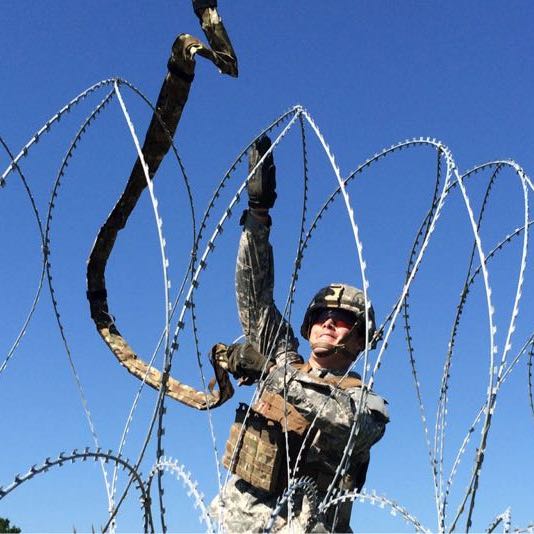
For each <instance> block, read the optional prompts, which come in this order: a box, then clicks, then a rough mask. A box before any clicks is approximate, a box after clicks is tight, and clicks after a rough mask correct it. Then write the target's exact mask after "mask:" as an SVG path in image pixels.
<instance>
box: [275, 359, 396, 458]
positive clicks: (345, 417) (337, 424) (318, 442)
mask: <svg viewBox="0 0 534 534" xmlns="http://www.w3.org/2000/svg"><path fill="white" fill-rule="evenodd" d="M290 373H291V375H290V376H286V377H285V379H284V369H277V370H275V371H274V372H273V373H271V375H270V376H269V379H268V385H267V387H268V388H269V389H271V390H274V391H276V392H281V391H283V389H284V383H285V384H286V397H287V401H288V402H289V403H291V404H292V405H293V406H294V407H295V408H297V410H298V411H299V413H301V414H302V415H303V416H304V417H305V418H306V419H308V420H309V421H313V420H315V426H316V428H317V429H319V431H320V432H319V433H318V434H317V436H316V438H314V446H315V447H316V448H317V450H319V451H323V452H326V451H328V452H330V456H331V458H335V457H337V455H339V454H340V453H341V452H342V451H343V450H344V448H345V445H346V443H347V440H348V438H349V433H350V429H351V427H352V425H353V423H354V420H355V416H356V414H358V413H359V416H358V432H357V433H356V435H355V437H354V449H353V453H352V458H353V459H354V460H355V461H366V460H367V459H368V457H369V450H370V448H371V447H372V446H373V445H374V444H375V443H376V442H377V441H379V440H380V439H381V438H382V436H383V435H384V432H385V426H386V423H387V422H388V421H389V415H388V411H387V402H386V401H385V400H384V399H382V398H381V397H379V396H378V395H376V394H375V393H373V392H372V391H370V392H368V395H367V398H366V399H365V401H364V406H363V407H362V409H361V410H359V403H360V392H361V389H360V388H352V389H350V390H341V389H338V388H335V387H333V386H331V385H328V384H318V383H317V382H316V381H314V380H313V378H311V377H309V376H308V375H307V374H306V373H302V372H299V371H296V370H294V371H291V372H290ZM316 416H317V418H316Z"/></svg>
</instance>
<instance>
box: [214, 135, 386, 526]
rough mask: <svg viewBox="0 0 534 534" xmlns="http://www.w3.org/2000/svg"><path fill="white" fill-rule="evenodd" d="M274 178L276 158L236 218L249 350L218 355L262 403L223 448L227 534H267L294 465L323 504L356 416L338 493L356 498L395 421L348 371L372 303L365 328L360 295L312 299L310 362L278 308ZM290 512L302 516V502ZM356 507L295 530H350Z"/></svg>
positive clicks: (335, 293)
mask: <svg viewBox="0 0 534 534" xmlns="http://www.w3.org/2000/svg"><path fill="white" fill-rule="evenodd" d="M270 146H271V142H270V140H269V139H268V138H267V137H266V136H264V137H263V138H261V139H260V140H259V141H257V142H256V143H255V145H254V146H253V148H252V149H251V151H250V153H249V172H252V170H253V169H254V168H255V167H256V165H257V163H258V162H259V161H260V159H261V158H262V157H263V156H264V155H265V154H266V153H267V151H268V150H269V148H270ZM275 173H276V169H275V166H274V161H273V156H272V153H270V154H268V155H267V156H266V157H265V160H264V163H263V165H262V166H260V167H259V168H258V169H257V170H256V171H255V173H254V175H253V176H252V178H251V179H250V181H249V183H248V188H247V190H248V196H249V209H248V210H245V212H244V213H243V216H242V218H241V221H240V222H241V224H242V225H243V233H242V235H241V240H240V243H239V252H238V257H237V268H236V294H237V304H238V309H239V317H240V320H241V324H242V326H243V331H244V333H245V336H246V341H247V343H245V344H243V345H232V346H230V347H228V350H227V352H226V354H224V355H221V356H220V357H219V363H220V364H222V365H224V366H225V367H226V368H227V369H228V370H229V371H230V372H231V373H232V374H233V375H234V376H235V377H238V378H239V380H240V382H241V383H245V384H251V383H253V382H255V381H258V380H260V393H259V397H258V400H257V401H256V402H255V403H254V404H253V405H252V409H251V410H248V407H246V405H241V406H240V408H239V409H238V411H237V416H236V423H234V425H233V426H232V429H231V433H230V439H229V440H228V443H227V446H226V452H225V456H224V458H223V462H224V464H225V465H226V467H228V468H229V470H230V471H231V472H232V473H234V474H235V476H234V477H232V479H231V480H230V482H229V484H228V485H227V487H226V488H225V491H224V492H223V495H222V496H219V497H217V498H216V500H215V501H214V503H213V505H212V506H213V509H216V507H217V506H220V505H221V501H222V502H223V509H224V524H225V527H226V529H227V530H228V531H230V532H239V531H243V532H244V531H246V532H258V531H262V530H263V529H264V528H265V526H266V524H267V523H268V521H269V519H270V517H271V514H272V511H273V509H274V507H275V505H276V502H277V499H278V497H279V496H280V494H281V492H282V491H283V489H284V488H285V487H287V483H288V480H289V476H288V473H287V469H288V467H289V469H290V470H294V469H295V467H296V468H297V470H298V471H294V472H293V473H291V476H293V477H295V476H304V475H307V476H309V477H311V478H312V479H313V481H314V484H315V485H316V488H317V490H318V494H319V497H320V498H322V497H324V495H325V494H326V491H327V488H328V487H329V485H330V484H331V483H332V481H333V478H334V474H335V471H336V468H337V466H338V464H339V463H340V461H341V460H342V456H343V451H344V449H345V446H346V444H347V441H348V438H349V433H350V429H351V426H352V425H353V423H354V421H355V419H356V416H357V420H358V425H357V429H358V430H357V431H356V433H355V436H354V438H353V449H352V453H351V456H350V458H349V461H348V464H347V469H346V471H344V475H343V476H341V477H338V478H339V480H338V481H336V482H335V487H336V488H339V489H344V490H346V489H348V490H358V491H359V490H360V489H361V488H362V486H363V484H364V482H365V477H366V472H367V466H368V464H369V451H370V448H371V446H372V445H373V444H374V443H376V442H377V441H379V440H380V439H381V438H382V436H383V434H384V430H385V425H386V423H387V422H388V420H389V417H388V411H387V402H386V401H385V400H383V399H382V398H380V397H379V396H378V395H376V394H374V393H373V392H371V391H365V392H363V391H362V387H361V385H362V384H361V380H360V377H359V375H357V374H356V373H352V372H350V373H347V371H348V369H349V368H350V366H351V365H352V363H353V362H354V360H355V359H356V358H357V356H358V354H359V353H360V352H361V351H362V350H363V349H364V348H365V340H366V329H367V339H368V340H371V339H372V338H373V334H374V332H375V324H374V311H373V308H372V307H371V306H369V308H368V313H367V319H368V320H367V323H366V314H365V301H364V295H363V292H362V291H360V290H359V289H356V288H354V287H351V286H349V285H345V284H330V285H329V286H327V287H325V288H323V289H321V290H320V291H319V292H318V293H317V294H316V295H315V296H314V297H313V299H312V301H311V302H310V304H309V306H308V308H307V310H306V313H305V316H304V320H303V322H302V326H301V329H300V332H301V334H302V336H303V337H304V338H305V339H306V340H308V341H309V343H310V346H311V354H310V357H309V359H308V362H307V363H306V364H304V363H303V359H302V357H301V356H300V355H299V354H298V341H297V339H296V338H295V336H294V334H293V330H292V328H291V325H290V324H288V323H287V322H286V321H285V320H284V319H283V318H282V316H281V314H280V312H279V310H278V309H277V307H276V305H275V303H274V300H273V284H274V270H273V254H272V248H271V245H270V243H269V229H270V226H271V217H270V215H269V209H271V208H272V207H273V205H274V203H275V200H276V196H277V195H276V191H275V189H276V175H275ZM263 378H264V380H263ZM362 393H364V395H363V396H362ZM362 399H363V406H362V407H361V408H360V407H359V405H360V403H361V401H362ZM312 423H313V424H312ZM284 432H286V434H285V435H284ZM301 449H302V450H301ZM299 451H300V459H299V461H298V463H297V464H296V465H295V463H296V459H297V457H298V456H299ZM286 453H287V454H288V456H289V462H288V461H287V460H286V458H287V456H286ZM293 505H294V509H293V511H294V512H295V511H296V512H297V513H298V511H299V510H298V509H299V503H295V502H294V503H293ZM351 508H352V503H351V502H349V503H343V504H341V505H339V506H338V507H337V508H336V507H331V508H330V509H329V510H328V511H327V512H326V513H325V514H323V516H322V517H321V518H319V520H318V521H315V524H314V525H311V524H310V523H308V521H309V519H310V518H309V517H307V516H306V512H305V510H304V508H303V509H302V512H301V513H300V516H299V518H298V525H299V526H300V528H302V529H304V530H309V529H311V531H313V532H321V531H323V532H325V531H333V532H348V531H350V527H349V522H350V514H351ZM286 516H287V514H286ZM286 524H287V518H284V517H278V518H277V519H276V522H275V524H274V530H275V531H276V530H279V529H283V528H284V527H285V526H286ZM293 527H294V525H293Z"/></svg>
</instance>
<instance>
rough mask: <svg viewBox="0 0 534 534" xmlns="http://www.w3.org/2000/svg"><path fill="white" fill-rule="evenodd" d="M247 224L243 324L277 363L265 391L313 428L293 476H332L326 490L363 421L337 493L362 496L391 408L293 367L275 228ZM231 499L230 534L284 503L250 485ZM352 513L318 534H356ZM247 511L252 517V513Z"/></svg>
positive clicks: (294, 349) (238, 484) (319, 372)
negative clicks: (276, 293)
mask: <svg viewBox="0 0 534 534" xmlns="http://www.w3.org/2000/svg"><path fill="white" fill-rule="evenodd" d="M242 223H243V233H242V235H241V240H240V243H239V251H238V257H237V267H236V295H237V304H238V310H239V317H240V320H241V324H242V327H243V331H244V334H245V336H246V338H247V342H249V343H251V344H253V345H254V347H255V348H256V349H257V350H258V351H259V352H260V353H261V354H264V355H265V356H267V357H270V358H272V359H275V360H276V363H277V365H276V367H275V368H274V370H272V371H271V373H270V374H269V376H268V377H267V378H266V379H265V381H264V383H263V384H262V385H261V387H262V388H265V390H266V391H269V392H272V393H279V394H281V395H284V396H285V398H286V399H287V402H289V403H290V404H292V405H293V406H294V407H295V408H297V410H298V412H299V413H300V414H301V415H303V416H304V417H305V418H306V419H307V420H308V421H310V422H313V425H312V428H311V429H310V434H309V436H308V438H307V441H308V447H307V450H306V454H305V458H304V459H303V460H302V461H301V462H299V465H298V466H297V467H298V469H297V471H296V472H295V473H293V476H301V475H306V474H311V475H312V477H313V478H314V479H315V480H316V481H317V482H320V481H319V480H318V478H321V477H322V475H323V474H324V475H325V477H326V478H325V480H326V483H325V480H323V481H322V485H321V484H318V485H319V487H320V492H322V491H324V489H325V488H326V486H327V485H328V483H329V482H330V481H331V480H332V476H333V474H334V473H335V471H336V468H337V466H338V464H339V462H340V461H341V459H342V455H343V451H344V450H345V447H346V444H347V441H348V439H349V434H350V431H351V427H352V426H353V424H354V423H355V420H356V419H357V427H356V428H357V430H356V432H355V433H354V436H353V441H352V444H353V450H352V453H351V456H350V462H349V466H348V469H347V474H346V475H345V476H344V477H342V478H341V479H340V481H339V483H338V484H337V487H339V488H340V489H360V488H361V486H363V482H364V481H365V474H366V471H367V465H368V462H369V450H370V448H371V446H372V445H373V444H374V443H376V442H377V441H378V440H380V438H381V437H382V436H383V434H384V430H385V425H386V423H387V422H388V420H389V416H388V410H387V402H386V401H385V400H383V399H382V398H381V397H379V396H378V395H376V394H375V393H373V392H371V391H367V392H365V394H364V396H363V405H362V406H361V407H360V404H361V402H362V398H361V397H362V388H360V387H353V388H349V389H341V388H339V387H336V386H335V385H331V384H328V383H325V382H324V381H322V380H321V379H322V378H324V379H330V381H332V379H333V378H335V377H336V376H337V377H338V378H341V376H342V375H343V374H344V373H343V372H338V371H331V370H326V369H310V368H309V367H308V368H307V369H306V368H305V370H304V369H302V370H299V369H296V368H294V367H293V366H291V365H286V364H292V363H300V362H302V361H303V359H302V357H301V356H300V355H299V354H298V341H297V339H296V338H295V335H294V333H293V329H292V328H291V325H290V324H289V323H287V322H286V321H285V320H284V319H283V318H282V316H281V314H280V312H279V310H278V309H277V307H276V305H275V303H274V299H273V288H274V266H273V252H272V247H271V245H270V243H269V227H268V226H267V225H265V224H263V223H261V222H259V221H258V220H257V219H255V218H254V217H253V216H252V215H250V214H248V213H245V214H244V216H243V218H242ZM351 374H352V373H351ZM352 376H357V375H355V374H352ZM334 382H335V381H334ZM321 488H322V490H321ZM225 495H226V498H225V506H226V513H225V517H226V519H227V520H226V526H227V528H230V530H235V529H238V530H241V528H243V530H248V531H254V530H259V529H261V528H262V526H265V523H262V522H261V521H265V517H267V519H268V513H267V512H268V511H269V510H271V509H272V508H273V507H274V505H275V503H276V496H272V495H269V494H267V493H266V492H262V491H260V490H257V489H256V488H253V487H252V486H250V485H249V484H247V483H245V482H244V481H242V480H237V481H236V480H234V481H233V482H232V483H231V484H230V486H229V487H228V488H227V490H226V492H225ZM351 507H352V506H351V503H344V504H343V505H341V506H340V507H339V508H340V509H339V510H338V512H337V520H336V524H335V525H333V524H332V520H333V515H334V514H333V513H331V514H328V515H329V516H330V517H327V518H326V519H325V523H324V524H322V527H321V526H320V525H319V529H318V530H316V531H321V528H328V529H330V528H334V529H335V530H336V531H348V530H349V521H350V513H351ZM244 509H247V510H248V511H247V512H246V513H245V512H244V511H243V510H244ZM332 512H333V510H332ZM239 525H242V526H239ZM238 527H239V528H238Z"/></svg>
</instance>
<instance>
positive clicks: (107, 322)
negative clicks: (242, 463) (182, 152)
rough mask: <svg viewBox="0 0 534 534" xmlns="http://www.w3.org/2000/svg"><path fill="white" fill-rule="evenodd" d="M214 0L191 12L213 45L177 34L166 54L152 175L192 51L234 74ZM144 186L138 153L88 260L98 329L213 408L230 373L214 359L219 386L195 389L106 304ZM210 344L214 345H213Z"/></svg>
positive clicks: (148, 146)
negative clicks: (156, 361)
mask: <svg viewBox="0 0 534 534" xmlns="http://www.w3.org/2000/svg"><path fill="white" fill-rule="evenodd" d="M215 6H216V2H215V1H208V0H205V1H204V0H196V1H195V2H194V7H195V12H196V14H197V16H198V17H199V19H200V21H201V23H202V29H203V31H204V33H205V35H206V37H207V39H208V42H209V44H210V46H211V48H209V47H208V46H206V45H205V44H203V43H202V42H201V41H199V40H198V39H197V38H196V37H193V36H191V35H189V34H181V35H179V36H178V37H177V39H176V41H175V43H174V45H173V48H172V54H171V57H170V59H169V63H168V69H169V74H167V75H166V77H165V80H164V82H163V84H162V87H161V90H160V94H159V97H158V101H157V104H156V111H155V112H154V114H153V116H152V119H151V121H150V125H149V127H148V130H147V133H146V137H145V141H144V144H143V149H142V150H143V157H144V160H145V163H146V165H147V166H148V169H149V178H150V179H153V178H154V176H155V174H156V172H157V170H158V168H159V166H160V164H161V162H162V161H163V158H164V157H165V155H166V154H167V152H168V151H169V148H170V147H171V144H172V138H173V136H174V133H175V131H176V128H177V126H178V122H179V120H180V118H181V116H182V111H183V108H184V106H185V104H186V102H187V98H188V95H189V89H190V86H191V82H192V81H193V77H194V67H195V55H196V54H198V55H200V56H203V57H205V58H206V59H208V60H210V61H211V62H212V63H214V64H215V65H216V66H217V67H218V68H219V69H220V70H221V72H223V73H225V74H229V75H230V76H237V58H236V56H235V52H234V50H233V48H232V44H231V43H230V39H229V38H228V35H227V33H226V30H225V28H224V25H223V23H222V21H221V20H220V18H219V17H218V15H217V13H216V12H215V13H214V12H213V11H214V8H215ZM146 187H147V181H146V177H145V172H144V166H143V163H142V161H141V159H140V158H137V160H136V162H135V164H134V167H133V169H132V171H131V174H130V177H129V179H128V182H127V184H126V186H125V189H124V191H123V193H122V195H121V197H120V199H119V201H118V202H117V204H116V205H115V207H114V208H113V210H112V211H111V213H110V214H109V216H108V218H107V220H106V221H105V223H104V224H103V225H102V227H101V228H100V230H99V232H98V235H97V237H96V240H95V243H94V245H93V249H92V250H91V255H90V256H89V260H88V262H87V298H88V300H89V305H90V308H91V318H92V319H93V321H94V323H95V326H96V328H97V330H98V333H99V334H100V335H101V336H102V338H103V340H104V342H105V343H106V344H107V346H108V347H109V348H110V350H111V351H112V352H113V354H114V355H115V356H116V357H117V359H118V360H119V362H120V364H121V365H123V366H124V367H126V369H127V370H128V371H129V372H130V373H132V374H133V375H134V376H136V377H137V378H139V379H140V380H144V381H145V382H146V383H147V384H148V385H149V386H151V387H153V388H155V389H159V388H160V387H162V384H163V386H164V391H165V393H166V394H167V395H168V396H170V397H172V398H173V399H175V400H177V401H180V402H182V403H184V404H187V405H188V406H191V407H193V408H197V409H199V410H204V409H206V408H208V407H210V408H214V407H216V406H219V405H220V404H222V403H223V402H224V401H225V400H228V399H229V398H230V397H231V396H232V394H233V388H232V385H231V383H230V380H229V377H228V373H227V372H226V370H225V369H224V368H222V367H221V366H220V365H218V364H217V363H216V361H215V360H212V362H213V366H214V370H215V379H216V381H217V383H218V385H219V391H214V389H213V385H214V384H213V382H212V383H211V384H210V388H209V391H207V392H204V391H197V390H196V389H194V388H193V387H191V386H188V385H186V384H183V383H181V382H179V381H178V380H177V379H175V378H173V377H171V376H170V361H169V362H168V363H167V368H166V369H165V370H164V371H163V372H161V371H159V370H158V369H155V368H154V367H151V366H150V365H148V364H147V363H146V362H145V361H143V360H142V359H141V358H139V357H138V355H137V354H136V353H135V351H134V350H133V348H132V347H131V346H130V345H129V344H128V342H127V341H126V339H125V338H124V337H123V336H122V334H121V333H120V331H119V329H118V328H117V326H116V324H115V319H114V317H113V315H112V313H111V311H110V310H109V306H108V297H107V291H106V274H105V273H106V265H107V262H108V259H109V257H110V255H111V252H112V250H113V247H114V245H115V242H116V240H117V236H118V234H119V232H120V230H122V229H123V228H124V227H125V226H126V223H127V222H128V218H129V217H130V215H131V213H132V212H133V210H134V208H135V206H136V204H137V202H138V200H139V198H140V196H141V194H142V192H143V191H144V189H145V188H146ZM214 350H216V349H215V348H214Z"/></svg>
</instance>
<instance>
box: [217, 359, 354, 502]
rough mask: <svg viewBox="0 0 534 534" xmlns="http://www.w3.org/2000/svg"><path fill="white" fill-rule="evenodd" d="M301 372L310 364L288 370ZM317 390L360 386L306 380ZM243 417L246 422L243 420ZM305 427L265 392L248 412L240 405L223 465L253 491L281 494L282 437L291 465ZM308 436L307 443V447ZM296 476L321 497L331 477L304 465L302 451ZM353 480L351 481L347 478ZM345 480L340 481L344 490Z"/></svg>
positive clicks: (287, 405) (277, 396)
mask: <svg viewBox="0 0 534 534" xmlns="http://www.w3.org/2000/svg"><path fill="white" fill-rule="evenodd" d="M293 367H294V368H296V369H297V370H298V371H300V372H304V373H309V371H310V370H311V369H312V368H311V366H310V365H309V364H293ZM308 379H309V380H311V381H312V382H316V383H318V384H321V385H324V384H328V385H332V386H337V387H339V388H340V389H349V388H354V387H358V386H361V380H360V379H359V378H358V377H356V376H347V377H344V378H343V379H342V380H341V379H340V378H339V377H324V378H320V377H316V376H311V375H310V376H309V377H308ZM247 413H248V416H247ZM310 424H311V423H310V422H309V421H308V420H307V419H306V418H305V417H304V416H302V415H301V414H300V413H299V412H298V410H297V409H296V408H295V407H294V406H293V405H292V404H290V403H289V402H288V401H287V400H285V399H284V397H283V396H282V395H280V394H278V393H273V392H270V391H267V390H264V391H263V392H262V394H261V395H260V398H259V400H258V401H257V402H256V403H254V404H253V405H252V407H250V408H249V407H248V406H247V405H246V404H243V403H241V404H240V405H239V407H238V409H237V411H236V419H235V422H234V424H233V425H232V426H231V428H230V436H229V438H228V441H227V442H226V448H225V452H224V456H223V465H224V466H225V467H226V468H227V469H228V470H229V471H230V472H231V473H233V474H235V475H237V476H238V477H240V478H242V479H243V480H245V481H246V482H248V483H249V484H251V485H252V486H254V487H256V488H259V489H262V490H265V491H268V492H270V493H274V494H280V493H281V491H283V489H284V488H285V487H287V463H286V437H285V435H284V430H287V443H288V445H289V458H290V465H291V466H294V464H295V461H296V457H297V455H298V452H299V450H300V449H301V446H302V444H303V441H304V438H305V437H306V434H307V431H308V429H309V427H310ZM312 438H313V436H310V439H306V442H307V443H308V445H309V442H311V440H312ZM301 462H302V463H301V465H302V468H301V469H300V471H299V472H300V473H301V474H302V475H303V476H304V475H309V476H312V478H313V479H314V480H315V481H316V483H317V485H318V488H319V490H322V491H325V490H326V489H327V487H328V485H329V484H330V482H331V481H332V476H333V473H332V474H329V473H325V472H324V469H321V466H315V467H314V466H307V465H306V446H305V448H304V455H303V456H302V460H301ZM348 477H349V479H353V478H354V477H353V475H351V474H349V475H348ZM347 482H349V486H352V487H354V484H350V480H347V481H342V484H343V486H346V485H347Z"/></svg>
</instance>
